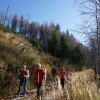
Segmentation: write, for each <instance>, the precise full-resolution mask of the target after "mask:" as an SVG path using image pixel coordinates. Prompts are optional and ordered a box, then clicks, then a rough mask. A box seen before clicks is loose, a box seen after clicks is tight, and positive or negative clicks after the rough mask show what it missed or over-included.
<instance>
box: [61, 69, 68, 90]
mask: <svg viewBox="0 0 100 100" xmlns="http://www.w3.org/2000/svg"><path fill="white" fill-rule="evenodd" d="M66 75H67V74H66V71H65V68H62V70H61V72H60V80H61V85H62V89H64V82H65V77H66Z"/></svg>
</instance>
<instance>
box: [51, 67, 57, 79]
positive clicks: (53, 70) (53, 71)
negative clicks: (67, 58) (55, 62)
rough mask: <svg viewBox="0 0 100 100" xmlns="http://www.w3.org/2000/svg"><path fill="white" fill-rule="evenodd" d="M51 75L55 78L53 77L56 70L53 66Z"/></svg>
mask: <svg viewBox="0 0 100 100" xmlns="http://www.w3.org/2000/svg"><path fill="white" fill-rule="evenodd" d="M51 73H52V76H53V77H54V78H55V76H56V74H57V70H56V68H55V66H53V68H52V70H51Z"/></svg>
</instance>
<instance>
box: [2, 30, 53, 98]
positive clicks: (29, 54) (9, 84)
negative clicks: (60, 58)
mask: <svg viewBox="0 0 100 100" xmlns="http://www.w3.org/2000/svg"><path fill="white" fill-rule="evenodd" d="M53 61H54V59H53V57H51V56H50V55H46V54H45V53H42V52H39V51H38V50H37V49H36V48H35V47H34V46H32V44H31V43H30V42H29V41H27V40H26V39H25V38H24V37H23V36H21V35H20V34H14V33H5V32H3V31H0V99H1V98H3V97H5V96H8V95H12V94H14V93H16V91H17V90H18V82H19V81H18V79H17V77H16V75H17V73H18V72H19V70H20V69H21V66H22V64H25V65H27V68H28V69H29V70H30V74H31V75H30V79H29V83H28V89H30V88H32V87H33V86H34V85H33V83H32V80H31V77H32V73H33V71H34V69H35V65H36V63H38V62H40V63H42V67H46V68H47V69H48V73H49V72H50V70H51V67H50V66H51V64H52V62H53ZM9 91H10V92H9Z"/></svg>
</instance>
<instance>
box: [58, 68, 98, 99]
mask: <svg viewBox="0 0 100 100" xmlns="http://www.w3.org/2000/svg"><path fill="white" fill-rule="evenodd" d="M59 98H60V99H59ZM59 98H58V99H57V100H100V92H99V88H98V87H97V82H95V81H94V71H93V70H92V69H90V70H85V71H81V72H75V73H71V75H70V76H69V81H68V82H67V87H66V89H65V91H64V93H63V95H62V96H60V97H59Z"/></svg>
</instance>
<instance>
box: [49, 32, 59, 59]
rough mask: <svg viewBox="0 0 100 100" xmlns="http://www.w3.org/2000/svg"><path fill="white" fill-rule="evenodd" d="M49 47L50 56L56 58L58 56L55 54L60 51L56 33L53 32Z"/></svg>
mask: <svg viewBox="0 0 100 100" xmlns="http://www.w3.org/2000/svg"><path fill="white" fill-rule="evenodd" d="M51 47H52V54H53V55H54V56H55V58H56V57H57V56H58V55H57V53H58V52H59V50H60V36H59V35H58V32H57V31H55V32H54V34H53V37H52V42H51Z"/></svg>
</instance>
